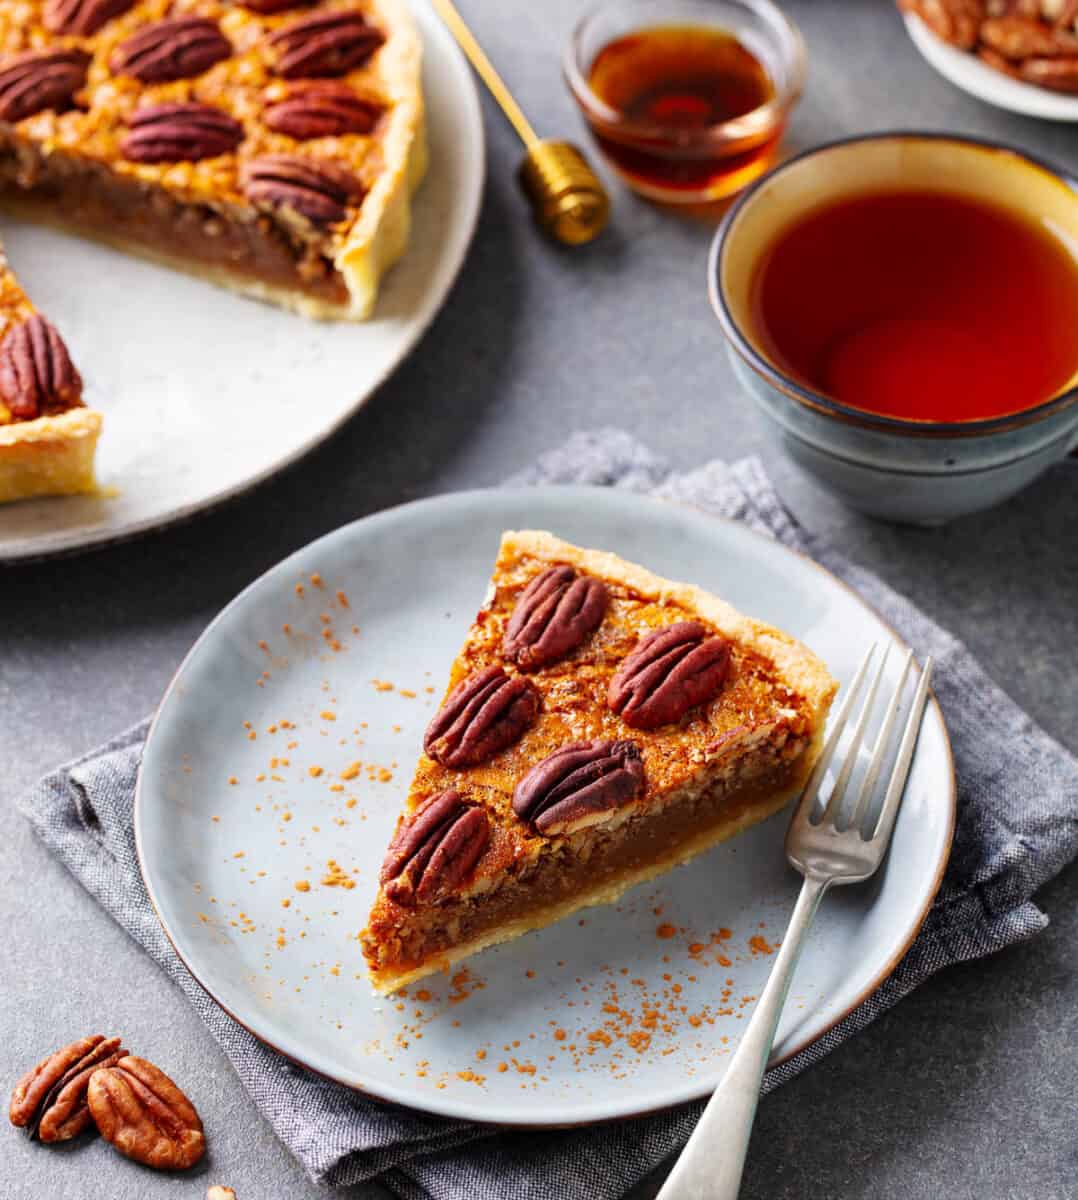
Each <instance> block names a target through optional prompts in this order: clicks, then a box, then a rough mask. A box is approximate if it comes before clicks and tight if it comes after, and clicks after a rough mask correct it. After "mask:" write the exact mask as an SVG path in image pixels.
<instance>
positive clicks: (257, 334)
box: [0, 2, 484, 561]
mask: <svg viewBox="0 0 1078 1200" xmlns="http://www.w3.org/2000/svg"><path fill="white" fill-rule="evenodd" d="M414 8H415V15H416V18H417V21H418V24H419V29H420V32H421V35H422V38H423V48H424V70H423V79H424V88H425V92H426V100H427V114H428V123H429V135H430V146H431V162H430V169H429V171H428V173H427V177H426V179H425V180H424V182H423V185H422V187H421V188H420V190H419V192H418V193H417V194H416V197H415V223H414V229H413V235H412V242H411V245H410V247H409V249H408V253H407V255H406V256H405V257H404V259H403V260H402V261H401V262H400V263H398V264H397V266H396V267H395V268H394V269H393V270H392V271H391V272H390V273H389V275H388V276H387V277H386V279H385V282H384V287H383V289H382V293H381V295H380V297H379V300H378V307H377V309H376V311H375V314H374V316H373V318H372V319H371V320H370V321H368V322H365V323H363V324H342V323H332V324H327V323H323V322H314V321H308V320H305V319H304V318H302V317H298V316H295V315H293V314H291V313H287V312H283V311H281V310H279V309H276V308H272V307H270V306H269V305H265V304H260V303H258V302H257V301H254V300H247V299H244V298H242V297H239V296H234V295H232V294H231V293H229V292H226V291H224V290H222V289H219V288H216V287H214V286H213V285H211V284H208V283H203V282H201V281H200V280H197V279H193V278H188V277H187V276H185V275H182V274H179V273H177V272H174V271H169V270H167V269H166V268H163V267H158V266H155V265H154V264H151V263H146V262H142V261H140V260H138V259H136V258H132V257H129V256H127V255H124V254H121V253H119V252H117V251H115V250H111V249H107V248H105V247H103V246H99V245H96V244H94V243H92V242H89V241H85V240H82V239H79V238H76V237H72V236H68V235H64V234H61V233H57V232H55V231H53V230H50V229H44V228H41V227H40V226H35V225H31V224H28V223H25V222H21V221H18V220H16V219H14V218H11V217H5V218H4V219H3V220H2V222H0V232H2V234H3V238H4V242H5V245H6V247H7V251H8V257H9V258H10V260H11V262H12V264H13V266H14V267H15V269H16V271H17V272H18V273H19V276H20V277H21V279H22V281H23V283H24V284H25V285H26V288H27V291H28V292H29V294H30V295H31V296H32V297H33V299H34V301H35V303H36V304H37V305H38V306H39V307H40V308H41V309H42V310H43V311H45V312H47V313H48V314H49V316H50V317H51V318H52V319H53V320H54V321H55V322H56V324H57V325H58V326H59V328H60V329H61V330H62V331H63V334H64V337H65V339H66V340H67V342H68V343H69V345H70V347H71V351H72V354H73V356H74V358H75V360H76V362H77V363H78V365H79V368H80V369H81V371H82V373H83V377H84V378H85V380H86V385H87V391H86V400H87V403H89V404H91V405H93V406H94V407H96V408H100V409H101V410H102V412H103V413H104V414H105V430H104V433H103V435H102V438H101V442H100V444H99V449H98V462H99V472H98V474H99V478H100V481H101V483H102V485H103V486H104V489H105V490H106V493H114V494H106V495H105V496H75V497H62V498H49V499H42V500H33V501H26V502H23V503H19V504H9V505H6V506H3V507H0V561H4V560H7V561H11V560H15V559H20V558H31V557H36V556H39V555H44V554H52V553H55V552H58V551H67V550H73V549H76V548H80V547H86V546H92V545H95V544H97V543H102V542H110V541H114V540H116V539H118V538H122V537H128V536H130V535H132V534H135V533H139V532H141V531H143V530H147V529H152V528H154V527H156V526H160V525H164V524H167V523H168V522H170V521H175V520H177V519H180V518H182V517H186V516H189V515H190V514H192V513H195V512H197V511H198V510H199V509H203V508H206V507H208V506H210V505H212V504H216V503H218V502H219V501H221V500H224V499H226V498H228V497H229V496H233V495H235V494H236V493H238V492H241V491H243V490H244V489H246V488H249V487H251V486H252V485H253V484H255V483H258V482H259V481H260V480H262V479H265V478H266V477H267V476H269V475H272V474H273V473H274V472H276V471H279V470H281V469H282V468H283V467H285V466H287V464H288V463H290V462H293V461H294V460H295V459H297V458H299V457H300V456H301V455H302V454H304V453H306V452H307V451H308V450H310V449H312V448H313V447H314V446H316V445H317V444H318V443H319V442H321V441H322V440H323V439H324V438H326V437H328V436H329V434H331V433H332V432H333V431H334V430H335V429H336V428H337V427H338V426H339V425H340V424H341V423H342V422H343V421H345V420H346V419H347V418H348V417H349V416H351V414H352V413H354V412H355V411H356V409H357V408H359V406H360V405H361V404H362V403H363V402H364V401H365V400H366V399H367V398H368V397H369V396H370V395H371V394H372V393H373V391H374V390H375V388H376V387H377V386H378V385H379V384H380V383H381V382H382V381H383V380H384V379H385V378H386V377H387V376H388V375H389V374H390V372H392V371H393V370H394V368H396V367H397V366H398V365H399V364H400V363H401V362H402V361H403V359H404V358H405V357H406V355H407V354H408V353H409V351H410V350H411V349H412V347H413V346H414V345H415V344H416V342H417V341H418V339H419V337H420V336H421V334H422V333H423V332H424V330H425V329H426V328H427V326H428V325H429V324H430V322H431V320H432V319H433V317H434V315H435V313H436V312H437V311H438V309H439V308H440V307H441V305H442V302H443V301H444V300H445V297H446V295H447V293H448V291H449V288H450V286H451V285H452V283H453V281H454V279H456V277H457V274H458V272H459V271H460V268H461V265H462V263H463V261H464V255H465V253H466V251H467V249H468V245H469V243H470V241H471V238H472V233H473V231H474V228H475V222H476V218H477V216H478V212H479V202H480V197H481V193H482V188H483V172H484V143H483V125H482V119H481V116H480V112H479V101H478V97H477V95H476V90H475V84H474V81H473V79H472V76H471V72H470V68H469V67H468V65H467V63H466V62H465V60H464V58H463V56H462V55H461V53H460V51H459V50H458V49H457V47H456V44H455V43H454V42H453V40H452V38H451V37H450V36H449V34H448V32H447V31H446V29H445V28H444V26H443V25H442V24H441V23H440V22H439V21H438V19H437V18H436V17H435V16H434V14H433V12H432V11H431V10H430V8H429V7H428V5H427V4H426V3H425V2H423V3H416V4H415V5H414Z"/></svg>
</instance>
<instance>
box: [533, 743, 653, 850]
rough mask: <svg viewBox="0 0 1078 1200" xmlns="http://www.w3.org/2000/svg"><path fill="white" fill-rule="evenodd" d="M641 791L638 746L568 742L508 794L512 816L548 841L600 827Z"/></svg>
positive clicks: (642, 779)
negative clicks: (511, 794)
mask: <svg viewBox="0 0 1078 1200" xmlns="http://www.w3.org/2000/svg"><path fill="white" fill-rule="evenodd" d="M643 790H644V763H643V760H642V758H641V754H640V747H639V746H637V744H636V743H635V742H629V741H618V742H613V741H593V742H574V743H573V744H572V745H569V746H562V747H561V749H560V750H555V751H554V753H553V754H551V755H549V756H548V757H546V758H544V759H543V761H542V762H540V763H537V764H536V765H535V766H534V767H532V769H531V770H530V771H529V772H528V773H527V775H525V776H524V778H523V779H521V781H520V782H519V783H518V784H517V786H516V789H515V790H514V792H513V811H514V812H515V813H516V814H517V816H518V817H520V819H521V820H522V821H526V822H528V824H530V825H531V826H532V827H533V828H534V829H535V830H536V831H537V832H539V833H542V834H546V835H547V836H549V837H553V836H554V835H556V834H559V833H575V832H576V831H577V830H578V829H586V828H587V827H588V826H589V825H602V824H604V823H606V822H608V821H610V820H611V819H612V818H613V817H614V814H615V813H617V811H618V810H619V809H621V808H624V807H625V806H626V805H628V804H631V803H632V802H633V801H634V800H635V799H636V798H637V797H638V796H639V795H640V793H641V792H643Z"/></svg>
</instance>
